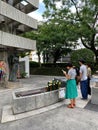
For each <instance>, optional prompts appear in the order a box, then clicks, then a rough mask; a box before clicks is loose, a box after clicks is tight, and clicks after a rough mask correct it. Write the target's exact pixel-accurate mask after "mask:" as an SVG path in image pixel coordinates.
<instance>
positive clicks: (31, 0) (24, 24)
mask: <svg viewBox="0 0 98 130" xmlns="http://www.w3.org/2000/svg"><path fill="white" fill-rule="evenodd" d="M38 5H39V0H0V61H4V62H5V63H6V67H5V69H6V70H5V71H7V72H6V73H8V75H10V73H11V69H12V66H11V65H12V64H11V62H12V61H11V60H12V59H11V58H13V57H15V56H17V55H18V54H19V53H21V52H27V51H28V50H36V41H34V40H30V39H27V38H24V37H22V36H21V34H22V33H24V32H28V31H30V30H32V29H37V20H35V19H33V18H31V17H30V16H28V13H30V12H32V11H35V10H36V9H38ZM16 61H17V60H16V59H15V62H16ZM1 68H2V65H1ZM8 77H9V76H8Z"/></svg>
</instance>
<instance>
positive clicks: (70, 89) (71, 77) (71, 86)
mask: <svg viewBox="0 0 98 130" xmlns="http://www.w3.org/2000/svg"><path fill="white" fill-rule="evenodd" d="M66 67H67V69H68V73H66V72H65V71H63V73H64V75H65V76H66V78H67V84H66V91H65V98H66V99H70V104H69V105H68V108H74V107H75V105H76V97H77V96H78V94H77V85H76V80H75V77H76V70H75V69H74V68H73V66H72V64H71V63H68V64H67V66H66Z"/></svg>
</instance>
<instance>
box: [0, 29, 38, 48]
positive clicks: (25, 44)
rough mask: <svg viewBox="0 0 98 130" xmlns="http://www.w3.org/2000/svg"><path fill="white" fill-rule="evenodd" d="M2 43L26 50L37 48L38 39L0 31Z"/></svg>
mask: <svg viewBox="0 0 98 130" xmlns="http://www.w3.org/2000/svg"><path fill="white" fill-rule="evenodd" d="M0 44H1V45H4V46H8V47H16V48H21V49H26V50H36V41H35V40H30V39H27V38H23V37H20V36H16V35H12V34H9V33H6V32H3V31H0Z"/></svg>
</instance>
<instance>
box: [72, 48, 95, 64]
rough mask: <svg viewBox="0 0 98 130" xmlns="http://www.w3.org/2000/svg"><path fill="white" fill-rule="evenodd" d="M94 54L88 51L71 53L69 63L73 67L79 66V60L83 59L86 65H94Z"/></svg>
mask: <svg viewBox="0 0 98 130" xmlns="http://www.w3.org/2000/svg"><path fill="white" fill-rule="evenodd" d="M94 56H95V55H94V53H93V52H92V51H91V50H89V49H79V50H75V51H73V52H72V53H71V61H72V62H73V64H74V65H75V66H79V60H80V59H84V60H85V62H86V63H89V64H93V63H94Z"/></svg>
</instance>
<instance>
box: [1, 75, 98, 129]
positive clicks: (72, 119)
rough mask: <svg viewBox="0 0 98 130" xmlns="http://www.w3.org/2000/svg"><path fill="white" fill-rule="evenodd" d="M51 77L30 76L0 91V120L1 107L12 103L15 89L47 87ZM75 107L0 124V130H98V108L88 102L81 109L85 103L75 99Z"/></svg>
mask: <svg viewBox="0 0 98 130" xmlns="http://www.w3.org/2000/svg"><path fill="white" fill-rule="evenodd" d="M53 78H54V76H53V77H51V76H49V77H48V76H31V78H30V79H22V80H21V81H20V82H17V83H10V84H9V89H3V88H1V89H0V112H1V113H0V118H1V115H2V107H3V106H5V105H9V104H11V103H12V91H14V90H15V89H27V88H28V87H33V88H36V87H43V86H46V85H47V82H48V81H49V80H52V79H53ZM77 103H78V104H77V107H76V108H75V109H68V108H67V107H66V104H64V105H63V106H61V107H59V108H56V109H53V110H51V111H48V112H44V113H42V114H39V115H34V116H30V117H28V118H24V119H21V120H17V121H12V122H8V123H4V124H2V123H0V130H64V129H65V130H88V129H89V130H98V106H97V105H93V104H91V103H90V101H89V102H88V104H87V105H86V106H85V107H84V108H83V107H82V105H83V104H84V103H85V101H82V100H80V95H79V97H78V99H77Z"/></svg>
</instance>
